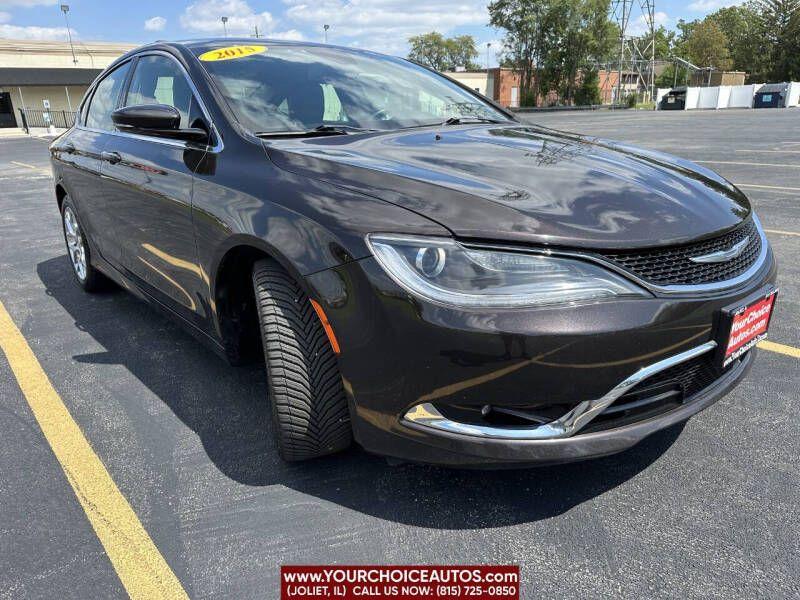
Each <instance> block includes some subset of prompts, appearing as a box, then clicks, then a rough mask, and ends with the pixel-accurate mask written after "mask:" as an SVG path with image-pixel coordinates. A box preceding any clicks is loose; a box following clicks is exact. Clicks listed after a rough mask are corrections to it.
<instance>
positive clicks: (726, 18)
mask: <svg viewBox="0 0 800 600" xmlns="http://www.w3.org/2000/svg"><path fill="white" fill-rule="evenodd" d="M706 19H707V20H711V21H714V22H715V23H716V24H717V25H718V26H719V28H720V29H721V30H722V32H723V33H724V34H725V37H726V38H728V51H729V53H730V57H731V61H732V62H733V69H735V70H737V71H745V72H746V73H749V74H750V77H751V79H759V80H760V79H763V78H764V77H765V74H764V72H765V70H766V69H767V67H768V64H767V63H768V60H766V58H767V57H765V55H764V52H763V50H762V44H763V39H764V30H763V23H762V20H761V18H760V16H759V14H758V11H757V10H756V9H755V7H754V6H753V5H752V4H743V5H741V6H729V7H727V8H721V9H719V10H718V11H716V12H714V13H711V14H710V15H708V16H707V17H706Z"/></svg>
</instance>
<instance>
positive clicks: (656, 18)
mask: <svg viewBox="0 0 800 600" xmlns="http://www.w3.org/2000/svg"><path fill="white" fill-rule="evenodd" d="M671 21H672V19H671V18H670V17H669V15H668V14H667V13H665V12H662V11H659V12H656V13H654V14H653V23H654V24H655V26H656V29H658V26H659V25H663V26H664V27H667V28H669V25H670V22H671ZM649 31H650V28H649V26H648V25H647V19H646V18H645V16H644V15H639V18H638V19H636V20H635V21H633V22H632V23H629V24H628V33H627V35H634V36H640V35H644V34H645V33H648V32H649Z"/></svg>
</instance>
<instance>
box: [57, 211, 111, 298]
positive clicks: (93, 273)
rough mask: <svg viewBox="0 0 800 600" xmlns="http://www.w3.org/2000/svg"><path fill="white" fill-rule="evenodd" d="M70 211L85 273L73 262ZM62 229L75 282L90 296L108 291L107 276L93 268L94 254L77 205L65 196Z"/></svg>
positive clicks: (108, 282)
mask: <svg viewBox="0 0 800 600" xmlns="http://www.w3.org/2000/svg"><path fill="white" fill-rule="evenodd" d="M68 211H70V212H71V214H72V215H73V217H74V222H75V223H77V225H78V235H77V238H78V244H79V246H80V248H81V251H82V252H83V257H84V262H85V270H84V272H81V271H80V269H79V267H77V266H76V264H75V261H73V256H72V250H71V249H70V242H69V237H70V236H69V235H68V234H67V212H68ZM61 229H62V231H63V233H64V243H65V244H66V245H67V260H68V261H69V264H70V271H72V276H73V277H74V278H75V281H76V282H77V283H78V285H79V286H80V287H81V288H82V289H83V291H84V292H88V293H90V294H93V293H95V292H101V291H104V290H107V289H108V288H109V287H110V285H109V284H110V281H109V280H108V279H107V278H106V277H105V275H103V274H102V273H101V272H100V271H98V270H97V269H95V268H94V267H93V266H92V253H91V250H90V249H89V244H88V242H87V241H86V236H85V235H84V233H83V231H84V229H83V226H81V224H80V219H79V218H78V211H77V210H76V209H75V205H74V204H73V203H72V200H70V197H69V196H64V199H63V201H62V202H61Z"/></svg>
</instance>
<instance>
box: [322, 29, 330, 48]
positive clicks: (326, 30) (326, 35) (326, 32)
mask: <svg viewBox="0 0 800 600" xmlns="http://www.w3.org/2000/svg"><path fill="white" fill-rule="evenodd" d="M330 28H331V26H330V25H323V26H322V29H323V30H324V31H325V43H326V44H327V43H328V29H330Z"/></svg>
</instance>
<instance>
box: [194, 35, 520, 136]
mask: <svg viewBox="0 0 800 600" xmlns="http://www.w3.org/2000/svg"><path fill="white" fill-rule="evenodd" d="M197 54H198V58H199V59H200V61H201V64H202V65H203V66H204V67H205V69H206V70H207V71H208V73H209V74H210V75H211V78H212V79H213V80H214V82H215V83H216V85H217V86H218V88H219V89H220V91H221V92H222V94H223V95H224V96H225V98H226V99H227V101H228V104H229V105H230V107H231V109H232V110H233V111H234V113H235V114H236V117H237V119H238V120H239V122H240V123H241V124H242V125H244V126H245V127H247V128H248V129H250V130H251V131H253V132H255V133H261V134H265V133H281V132H301V131H312V130H315V129H317V130H318V131H320V133H321V132H324V131H326V130H327V131H328V132H330V131H331V129H332V128H335V127H339V128H340V130H341V132H347V133H350V132H354V131H358V130H360V129H365V130H376V129H378V130H389V129H401V128H407V127H419V126H424V125H433V124H438V123H443V122H444V121H447V120H448V119H450V120H451V123H456V122H468V121H475V120H486V121H508V120H509V119H508V117H507V116H506V115H504V114H503V113H502V112H500V111H498V110H497V109H495V108H494V107H492V106H491V105H490V104H488V103H486V102H484V101H482V100H481V99H480V98H479V97H478V96H475V95H473V94H471V93H469V92H468V91H466V90H464V89H463V88H461V87H459V86H458V85H456V84H455V83H453V82H451V81H449V80H447V79H446V78H444V77H442V76H440V75H437V74H435V73H433V72H431V71H429V70H427V69H425V68H423V67H420V66H418V65H415V64H413V63H410V62H408V61H405V60H402V59H398V58H393V57H388V56H382V55H377V54H372V53H365V52H358V51H350V50H346V49H341V48H327V47H318V46H281V45H278V46H266V45H264V46H261V45H254V46H228V47H221V46H220V47H216V48H215V47H210V48H209V47H205V48H202V49H200V50H198V52H197ZM320 126H323V127H322V128H320ZM326 126H327V127H326Z"/></svg>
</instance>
